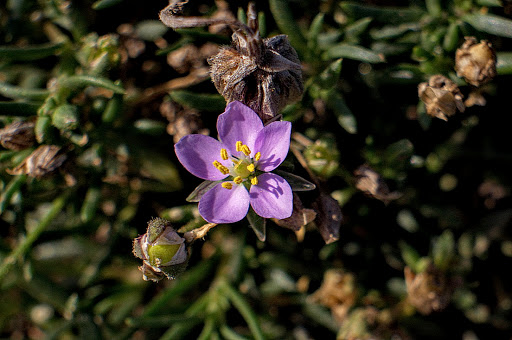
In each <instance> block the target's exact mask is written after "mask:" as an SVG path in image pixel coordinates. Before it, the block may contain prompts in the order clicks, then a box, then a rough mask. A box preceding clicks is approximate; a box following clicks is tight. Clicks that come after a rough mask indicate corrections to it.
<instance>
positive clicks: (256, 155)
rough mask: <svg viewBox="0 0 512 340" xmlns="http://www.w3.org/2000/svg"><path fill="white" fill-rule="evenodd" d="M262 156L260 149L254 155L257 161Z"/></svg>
mask: <svg viewBox="0 0 512 340" xmlns="http://www.w3.org/2000/svg"><path fill="white" fill-rule="evenodd" d="M260 158H261V152H259V151H258V152H256V154H255V155H254V160H255V161H259V160H260Z"/></svg>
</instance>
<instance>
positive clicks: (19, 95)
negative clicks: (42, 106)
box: [0, 82, 50, 100]
mask: <svg viewBox="0 0 512 340" xmlns="http://www.w3.org/2000/svg"><path fill="white" fill-rule="evenodd" d="M49 94H50V91H48V90H46V89H27V88H23V87H18V86H13V85H10V84H7V83H2V82H0V95H2V96H4V97H7V98H12V99H29V100H44V99H45V98H46V97H48V95H49Z"/></svg>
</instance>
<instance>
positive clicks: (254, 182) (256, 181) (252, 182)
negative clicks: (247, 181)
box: [251, 177, 258, 185]
mask: <svg viewBox="0 0 512 340" xmlns="http://www.w3.org/2000/svg"><path fill="white" fill-rule="evenodd" d="M251 184H252V185H258V177H253V178H251Z"/></svg>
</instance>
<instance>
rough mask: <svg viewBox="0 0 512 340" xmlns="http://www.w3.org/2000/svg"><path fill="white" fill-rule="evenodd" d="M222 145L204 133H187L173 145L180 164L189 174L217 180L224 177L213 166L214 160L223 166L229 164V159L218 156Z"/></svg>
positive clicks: (224, 176)
mask: <svg viewBox="0 0 512 340" xmlns="http://www.w3.org/2000/svg"><path fill="white" fill-rule="evenodd" d="M222 147H223V145H222V143H221V142H219V141H218V140H216V139H214V138H212V137H210V136H204V135H187V136H185V137H183V138H182V139H180V141H179V142H178V143H176V144H175V145H174V150H175V151H176V156H178V160H179V161H180V163H181V164H183V166H184V167H185V169H187V170H188V171H189V172H190V173H191V174H193V175H194V176H197V177H199V178H202V179H209V180H211V181H217V180H219V179H223V178H226V176H227V175H224V174H222V173H221V172H220V171H219V170H218V169H217V168H216V167H214V166H213V162H214V161H219V162H220V163H221V164H224V165H225V166H230V165H231V164H230V161H224V160H222V159H221V158H220V149H221V148H222Z"/></svg>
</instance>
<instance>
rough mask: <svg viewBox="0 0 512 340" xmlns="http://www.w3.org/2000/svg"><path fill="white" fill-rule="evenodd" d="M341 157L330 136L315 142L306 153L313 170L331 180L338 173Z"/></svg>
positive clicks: (305, 155)
mask: <svg viewBox="0 0 512 340" xmlns="http://www.w3.org/2000/svg"><path fill="white" fill-rule="evenodd" d="M339 156H340V153H339V151H338V147H337V146H336V141H335V140H334V138H332V137H330V136H328V137H324V138H322V139H319V140H317V141H315V143H313V144H312V145H310V146H308V148H307V149H306V150H305V152H304V157H306V160H307V162H308V165H309V167H310V168H311V170H313V171H314V172H315V173H316V174H318V175H320V176H322V177H324V178H329V177H331V176H333V175H334V174H335V173H336V171H337V170H338V166H339Z"/></svg>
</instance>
